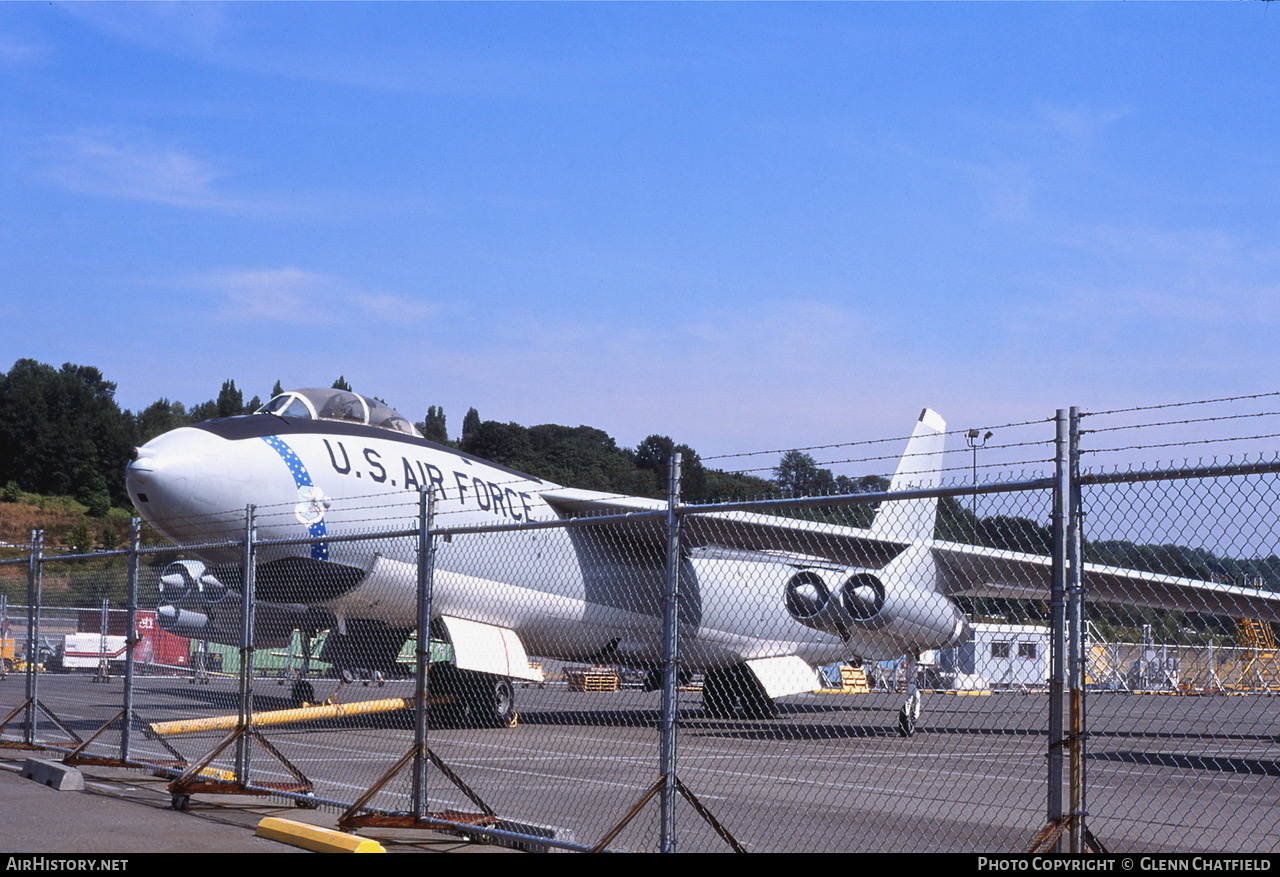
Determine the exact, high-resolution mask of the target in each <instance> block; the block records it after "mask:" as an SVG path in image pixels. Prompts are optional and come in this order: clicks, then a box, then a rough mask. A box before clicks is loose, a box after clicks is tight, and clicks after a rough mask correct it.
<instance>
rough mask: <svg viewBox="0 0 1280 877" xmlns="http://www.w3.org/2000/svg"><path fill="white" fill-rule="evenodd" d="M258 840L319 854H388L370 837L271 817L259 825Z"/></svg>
mask: <svg viewBox="0 0 1280 877" xmlns="http://www.w3.org/2000/svg"><path fill="white" fill-rule="evenodd" d="M254 834H256V835H257V836H258V837H265V838H268V839H269V840H278V841H280V842H282V843H287V844H292V845H293V846H295V847H302V848H304V849H308V850H314V851H316V852H317V853H385V852H386V850H384V849H383V848H382V844H380V843H378V842H377V841H376V840H370V839H369V838H367V837H358V836H357V835H354V834H347V833H346V832H342V831H335V830H333V829H332V828H321V827H320V826H318V825H308V824H307V823H305V822H294V821H293V820H292V819H280V818H279V817H277V816H268V817H266V818H265V819H263V820H262V821H261V822H259V823H258V830H257V831H255V832H254Z"/></svg>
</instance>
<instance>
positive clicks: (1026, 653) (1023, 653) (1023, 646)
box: [1018, 643, 1037, 658]
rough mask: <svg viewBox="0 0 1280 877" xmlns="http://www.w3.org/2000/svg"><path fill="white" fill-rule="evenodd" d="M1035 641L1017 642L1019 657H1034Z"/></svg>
mask: <svg viewBox="0 0 1280 877" xmlns="http://www.w3.org/2000/svg"><path fill="white" fill-rule="evenodd" d="M1036 651H1037V650H1036V644H1035V643H1018V657H1019V658H1034V657H1035V656H1036Z"/></svg>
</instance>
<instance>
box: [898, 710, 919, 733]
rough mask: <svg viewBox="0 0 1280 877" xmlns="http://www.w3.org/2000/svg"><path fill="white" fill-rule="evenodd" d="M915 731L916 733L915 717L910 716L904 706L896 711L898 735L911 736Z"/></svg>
mask: <svg viewBox="0 0 1280 877" xmlns="http://www.w3.org/2000/svg"><path fill="white" fill-rule="evenodd" d="M915 733H916V720H915V717H914V716H912V715H911V713H909V712H907V710H906V708H905V707H904V708H903V710H902V711H901V712H899V713H898V734H899V736H902V737H911V736H914V735H915Z"/></svg>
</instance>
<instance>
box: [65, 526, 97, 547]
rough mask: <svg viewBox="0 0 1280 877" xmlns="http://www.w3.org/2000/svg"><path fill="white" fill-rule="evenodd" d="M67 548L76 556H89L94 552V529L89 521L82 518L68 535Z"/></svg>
mask: <svg viewBox="0 0 1280 877" xmlns="http://www.w3.org/2000/svg"><path fill="white" fill-rule="evenodd" d="M67 547H68V548H70V549H71V550H72V551H73V552H75V553H76V554H87V553H89V552H90V551H92V550H93V529H92V528H91V527H90V526H89V521H88V519H86V518H81V519H80V522H79V523H78V524H76V525H75V526H74V527H73V528H72V529H71V532H70V533H68V534H67Z"/></svg>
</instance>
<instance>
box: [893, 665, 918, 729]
mask: <svg viewBox="0 0 1280 877" xmlns="http://www.w3.org/2000/svg"><path fill="white" fill-rule="evenodd" d="M918 661H919V658H918V657H915V656H908V657H907V662H906V665H907V666H906V671H907V700H906V703H904V704H903V705H902V710H901V711H899V713H898V734H899V735H900V736H903V737H911V736H913V735H914V734H915V732H916V722H918V721H919V720H920V701H921V696H920V685H919V680H918V679H917V674H916V671H917V662H918Z"/></svg>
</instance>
